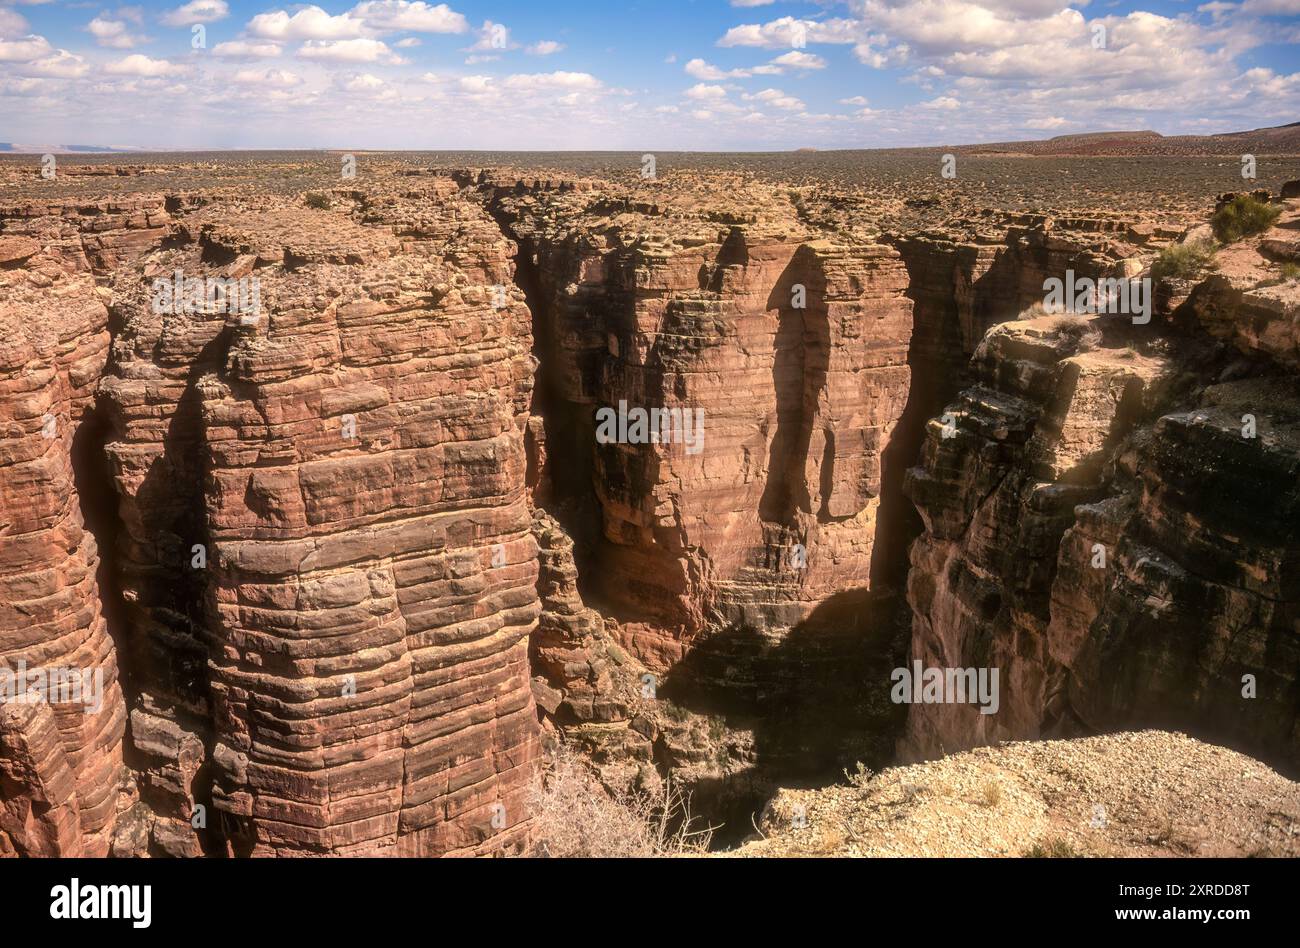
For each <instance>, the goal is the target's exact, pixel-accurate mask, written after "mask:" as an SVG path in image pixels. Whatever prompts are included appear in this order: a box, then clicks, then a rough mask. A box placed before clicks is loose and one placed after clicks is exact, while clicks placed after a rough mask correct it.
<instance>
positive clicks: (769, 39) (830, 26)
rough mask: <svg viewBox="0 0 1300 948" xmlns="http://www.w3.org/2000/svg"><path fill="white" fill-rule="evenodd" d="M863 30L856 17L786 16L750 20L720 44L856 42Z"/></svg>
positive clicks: (769, 46)
mask: <svg viewBox="0 0 1300 948" xmlns="http://www.w3.org/2000/svg"><path fill="white" fill-rule="evenodd" d="M861 33H862V29H861V27H860V26H859V24H858V23H857V22H856V21H854V20H844V19H836V20H797V19H795V18H794V17H792V16H783V17H781V18H780V19H777V20H772V21H771V22H770V23H763V24H758V23H747V24H745V25H743V26H733V27H732V28H731V29H729V30H727V32H726V34H725V35H724V36H723V37H722V39H720V40H718V45H719V46H758V47H761V48H763V49H780V48H781V47H783V46H794V45H795V42H796V40H802V41H803V42H808V43H854V42H857V41H858V40H859V39H861Z"/></svg>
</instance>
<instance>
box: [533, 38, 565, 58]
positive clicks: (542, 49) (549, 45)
mask: <svg viewBox="0 0 1300 948" xmlns="http://www.w3.org/2000/svg"><path fill="white" fill-rule="evenodd" d="M562 49H564V44H563V43H557V42H556V41H555V40H542V41H540V42H537V43H533V44H532V45H531V46H526V47H525V48H524V52H526V53H529V54H530V55H533V56H550V55H552V54H553V53H558V52H559V51H560V50H562Z"/></svg>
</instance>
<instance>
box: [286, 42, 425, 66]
mask: <svg viewBox="0 0 1300 948" xmlns="http://www.w3.org/2000/svg"><path fill="white" fill-rule="evenodd" d="M298 55H299V56H301V57H302V58H303V59H318V60H323V61H326V62H336V63H377V62H385V63H389V64H393V65H396V64H399V63H401V62H403V60H402V58H401V57H400V56H398V55H397V54H396V53H394V52H393V51H392V50H391V49H389V48H388V44H387V43H384V42H383V41H382V40H376V39H368V38H360V39H344V40H308V41H307V42H306V43H303V44H302V45H301V46H299V47H298Z"/></svg>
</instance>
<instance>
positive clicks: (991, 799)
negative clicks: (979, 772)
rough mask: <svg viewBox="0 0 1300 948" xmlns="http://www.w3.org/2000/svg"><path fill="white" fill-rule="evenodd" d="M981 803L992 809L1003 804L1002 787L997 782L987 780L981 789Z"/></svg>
mask: <svg viewBox="0 0 1300 948" xmlns="http://www.w3.org/2000/svg"><path fill="white" fill-rule="evenodd" d="M980 802H981V803H983V804H984V805H985V806H986V807H989V808H990V809H991V808H993V807H996V806H997V805H998V804H999V803H1001V802H1002V785H1001V784H1000V783H998V782H997V781H996V780H987V781H985V783H984V786H983V787H981V788H980Z"/></svg>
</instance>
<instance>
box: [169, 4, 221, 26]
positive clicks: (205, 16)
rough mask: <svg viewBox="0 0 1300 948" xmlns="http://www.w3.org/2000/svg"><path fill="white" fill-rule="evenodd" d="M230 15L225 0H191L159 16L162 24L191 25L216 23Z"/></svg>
mask: <svg viewBox="0 0 1300 948" xmlns="http://www.w3.org/2000/svg"><path fill="white" fill-rule="evenodd" d="M229 15H230V6H229V5H228V4H227V3H226V0H191V2H189V3H187V4H185V5H184V6H181V7H177V8H176V9H174V10H168V11H167V12H166V13H164V14H163V15H162V16H161V17H160V18H159V20H160V22H161V23H162V24H163V25H164V26H193V25H194V24H195V23H216V22H217V21H218V20H224V19H225V18H226V17H228V16H229Z"/></svg>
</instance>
